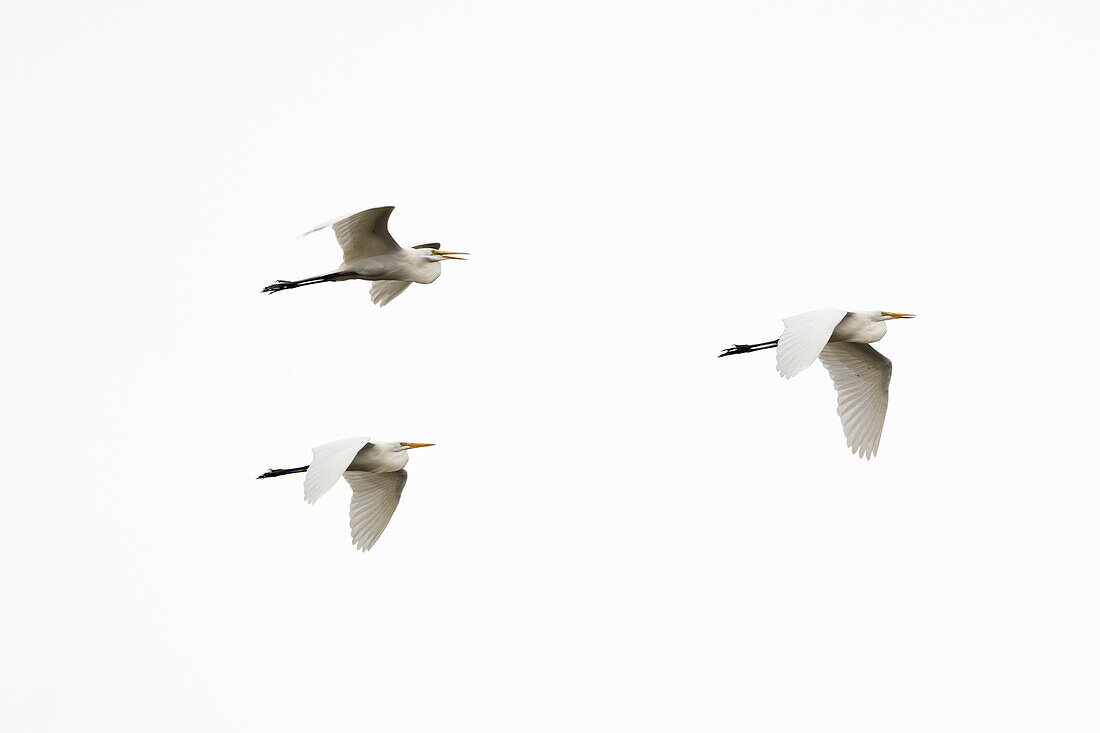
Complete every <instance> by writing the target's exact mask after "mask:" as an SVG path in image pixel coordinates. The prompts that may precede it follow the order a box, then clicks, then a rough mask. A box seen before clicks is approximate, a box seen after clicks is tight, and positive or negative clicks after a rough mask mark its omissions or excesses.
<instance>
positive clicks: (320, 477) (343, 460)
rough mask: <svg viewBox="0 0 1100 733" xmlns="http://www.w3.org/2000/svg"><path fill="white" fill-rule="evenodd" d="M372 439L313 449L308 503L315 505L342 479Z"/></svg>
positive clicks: (331, 444)
mask: <svg viewBox="0 0 1100 733" xmlns="http://www.w3.org/2000/svg"><path fill="white" fill-rule="evenodd" d="M369 442H370V438H367V437H358V438H344V439H343V440H336V441H333V442H331V443H325V444H324V445H319V446H317V447H316V448H314V449H313V461H312V462H311V463H310V464H309V468H308V469H306V501H308V502H309V503H310V504H312V503H314V502H315V501H317V500H318V499H320V498H321V497H322V496H324V495H325V492H326V491H328V490H329V489H331V488H332V487H333V486H334V485H335V484H336V482H337V481H338V480H339V479H340V474H342V473H343V472H344V471H345V470H347V467H348V466H350V465H351V461H352V459H353V458H355V454H356V453H358V452H359V451H360V450H361V449H362V447H363V446H365V445H366V444H367V443H369Z"/></svg>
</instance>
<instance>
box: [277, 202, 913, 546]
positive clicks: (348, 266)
mask: <svg viewBox="0 0 1100 733" xmlns="http://www.w3.org/2000/svg"><path fill="white" fill-rule="evenodd" d="M392 212H393V207H392V206H382V207H379V208H375V209H367V210H366V211H360V212H359V213H358V214H352V215H351V216H348V217H345V218H342V219H337V220H334V221H328V222H325V223H323V224H318V225H317V226H315V227H314V228H312V229H310V230H309V231H308V232H305V233H304V234H302V235H301V236H303V237H304V236H306V235H307V234H312V233H313V232H316V231H320V230H321V229H325V228H327V227H330V226H331V227H332V230H333V231H334V232H335V233H336V241H337V242H339V244H340V248H341V249H342V250H343V252H344V261H343V262H342V263H341V264H340V266H339V267H337V268H336V269H335V270H332V271H331V272H328V273H325V274H323V275H317V276H315V277H308V278H304V279H302V280H277V281H275V282H274V283H272V284H271V285H268V286H267V287H266V288H264V289H263V292H265V293H277V292H280V291H283V290H289V289H291V288H299V287H302V286H304V285H315V284H317V283H324V282H338V281H340V280H371V281H373V283H374V284H373V285H372V286H371V291H370V296H371V301H372V302H374V303H375V304H377V305H379V306H384V305H386V304H387V303H389V302H390V301H391V300H393V299H394V298H396V297H397V296H398V295H400V294H401V293H403V292H404V291H405V288H407V287H409V285H410V284H412V283H421V284H424V285H428V284H430V283H433V282H435V281H436V279H438V278H439V275H440V274H441V272H442V267H441V265H440V263H441V262H442V261H443V260H462V259H465V257H461V256H460V255H467V254H468V253H467V252H448V251H445V250H441V249H439V244H438V243H433V244H418V245H416V246H414V247H411V248H406V247H402V246H400V245H399V244H397V242H396V241H395V240H394V238H393V237H392V236H391V235H390V232H389V229H388V224H389V219H390V214H391V213H392ZM913 317H914V316H912V315H910V314H908V313H891V312H889V311H854V312H852V311H846V310H842V309H839V308H823V309H821V310H816V311H810V312H809V313H802V314H800V315H797V316H791V317H790V318H784V319H783V333H782V334H781V335H780V336H779V338H777V339H775V340H774V341H765V342H763V343H759V344H735V345H733V346H731V347H729V348H728V349H725V350H724V351H723V352H722V353H721V354H719V355H718V356H719V357H722V356H732V355H734V354H748V353H752V352H754V351H764V350H766V349H775V350H776V365H775V368H776V370H777V371H778V372H779V374H780V375H781V376H783V377H785V378H787V379H790V378H791V377H793V376H795V375H796V374H798V373H799V372H801V371H803V370H804V369H806V368H807V367H809V366H810V365H811V364H813V362H814V361H815V360H817V359H820V360H821V363H822V364H824V365H825V369H827V370H828V372H829V376H830V377H832V380H833V386H834V387H836V391H837V414H838V415H840V423H841V425H842V426H843V428H844V437H845V438H847V440H848V447H849V448H851V449H852V453H857V454H858V455H859V457H860V458H867V459H870V458H871V456H873V455H875V454H876V453H878V445H879V440H880V439H881V438H882V425H883V422H884V421H885V420H886V403H887V400H888V398H889V389H890V373H891V371H892V366H891V364H890V360H889V359H887V358H886V357H885V356H883V355H882V354H880V353H879V352H878V351H876V350H875V349H874V348H873V347H871V346H870V344H873V343H875V342H876V341H879V340H881V339H882V337H883V336H885V335H886V321H889V320H893V319H895V318H913ZM431 445H433V444H432V443H382V442H380V443H372V442H370V438H365V437H359V438H344V439H343V440H337V441H334V442H332V443H326V444H325V445H321V446H318V447H316V448H314V449H313V460H312V461H311V462H310V464H309V465H307V466H300V467H298V468H273V469H270V470H269V471H267V472H266V473H264V474H262V475H260V476H258V477H257V478H273V477H276V476H286V475H288V474H293V473H304V474H305V499H306V501H308V502H309V503H310V504H312V503H314V502H315V501H317V500H318V499H319V498H321V496H323V495H324V494H325V493H326V492H327V491H328V490H329V489H331V488H332V487H333V486H334V485H335V484H336V482H337V481H338V480H339V479H340V477H341V476H343V478H344V480H345V481H347V483H348V485H349V486H351V490H352V495H351V540H352V542H353V543H354V544H355V546H356V547H357V548H358V549H360V550H363V551H366V550H369V549H370V548H371V547H373V546H374V543H375V542H377V541H378V538H379V536H381V534H382V531H383V530H384V529H385V528H386V525H387V524H389V521H390V517H392V516H393V512H394V510H395V509H396V508H397V502H398V501H399V500H400V499H401V491H402V489H404V488H405V481H406V479H407V478H408V474H407V473H406V472H405V465H406V464H407V463H408V462H409V456H408V451H409V450H410V449H412V448H425V447H428V446H431Z"/></svg>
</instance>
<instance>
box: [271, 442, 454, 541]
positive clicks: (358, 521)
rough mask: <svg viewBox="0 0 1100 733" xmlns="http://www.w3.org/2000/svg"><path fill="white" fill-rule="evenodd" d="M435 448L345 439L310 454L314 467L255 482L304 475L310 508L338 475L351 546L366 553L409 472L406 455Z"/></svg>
mask: <svg viewBox="0 0 1100 733" xmlns="http://www.w3.org/2000/svg"><path fill="white" fill-rule="evenodd" d="M432 445H435V443H372V442H370V438H366V437H359V438H344V439H343V440H337V441H333V442H332V443H326V444H325V445H319V446H317V447H316V448H314V449H313V462H312V463H310V464H309V465H308V466H299V467H298V468H272V469H270V470H268V471H267V473H264V474H261V475H260V476H257V477H256V478H273V477H275V476H286V475H287V474H291V473H302V472H305V474H306V480H305V498H306V501H308V502H309V503H310V504H313V503H314V502H316V501H317V500H318V499H320V498H321V497H322V496H324V494H325V492H327V491H328V490H329V489H331V488H332V487H333V486H334V485H335V484H336V482H337V481H338V480H339V479H340V476H343V477H344V480H345V481H347V482H348V485H349V486H351V541H352V542H353V543H355V546H356V548H358V549H360V550H362V551H364V552H366V551H367V550H369V549H370V548H372V547H374V543H375V542H377V541H378V537H379V536H380V535H381V534H382V530H384V529H385V528H386V525H387V524H389V522H390V517H392V516H393V512H394V510H395V509H397V502H398V501H399V500H400V499H401V490H402V489H404V488H405V481H406V479H407V478H408V476H409V475H408V473H406V472H405V470H404V469H405V465H406V464H407V463H408V462H409V456H408V451H409V450H410V449H412V448H427V447H428V446H432Z"/></svg>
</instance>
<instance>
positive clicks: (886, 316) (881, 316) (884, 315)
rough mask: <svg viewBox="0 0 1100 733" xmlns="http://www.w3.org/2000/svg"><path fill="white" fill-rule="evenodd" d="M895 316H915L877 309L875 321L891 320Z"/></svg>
mask: <svg viewBox="0 0 1100 733" xmlns="http://www.w3.org/2000/svg"><path fill="white" fill-rule="evenodd" d="M895 318H916V316H914V315H911V314H909V313H891V312H890V311H879V312H878V317H877V318H875V320H876V321H892V320H894V319H895Z"/></svg>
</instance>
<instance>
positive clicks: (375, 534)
mask: <svg viewBox="0 0 1100 733" xmlns="http://www.w3.org/2000/svg"><path fill="white" fill-rule="evenodd" d="M344 478H345V479H346V480H347V482H348V484H349V485H350V486H351V490H352V494H351V512H350V516H351V520H350V525H351V541H352V542H353V543H355V547H356V549H358V550H362V551H363V552H366V551H367V550H369V549H370V548H372V547H374V543H375V542H377V541H378V538H379V537H380V536H381V535H382V531H383V530H385V529H386V525H388V524H389V523H390V517H392V516H393V512H394V510H395V509H397V502H398V501H400V500H401V491H402V490H403V489H404V488H405V482H406V481H407V480H408V478H409V474H408V473H407V472H406V471H405V470H404V469H401V470H400V471H394V472H392V473H366V472H364V471H347V472H346V473H344Z"/></svg>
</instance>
